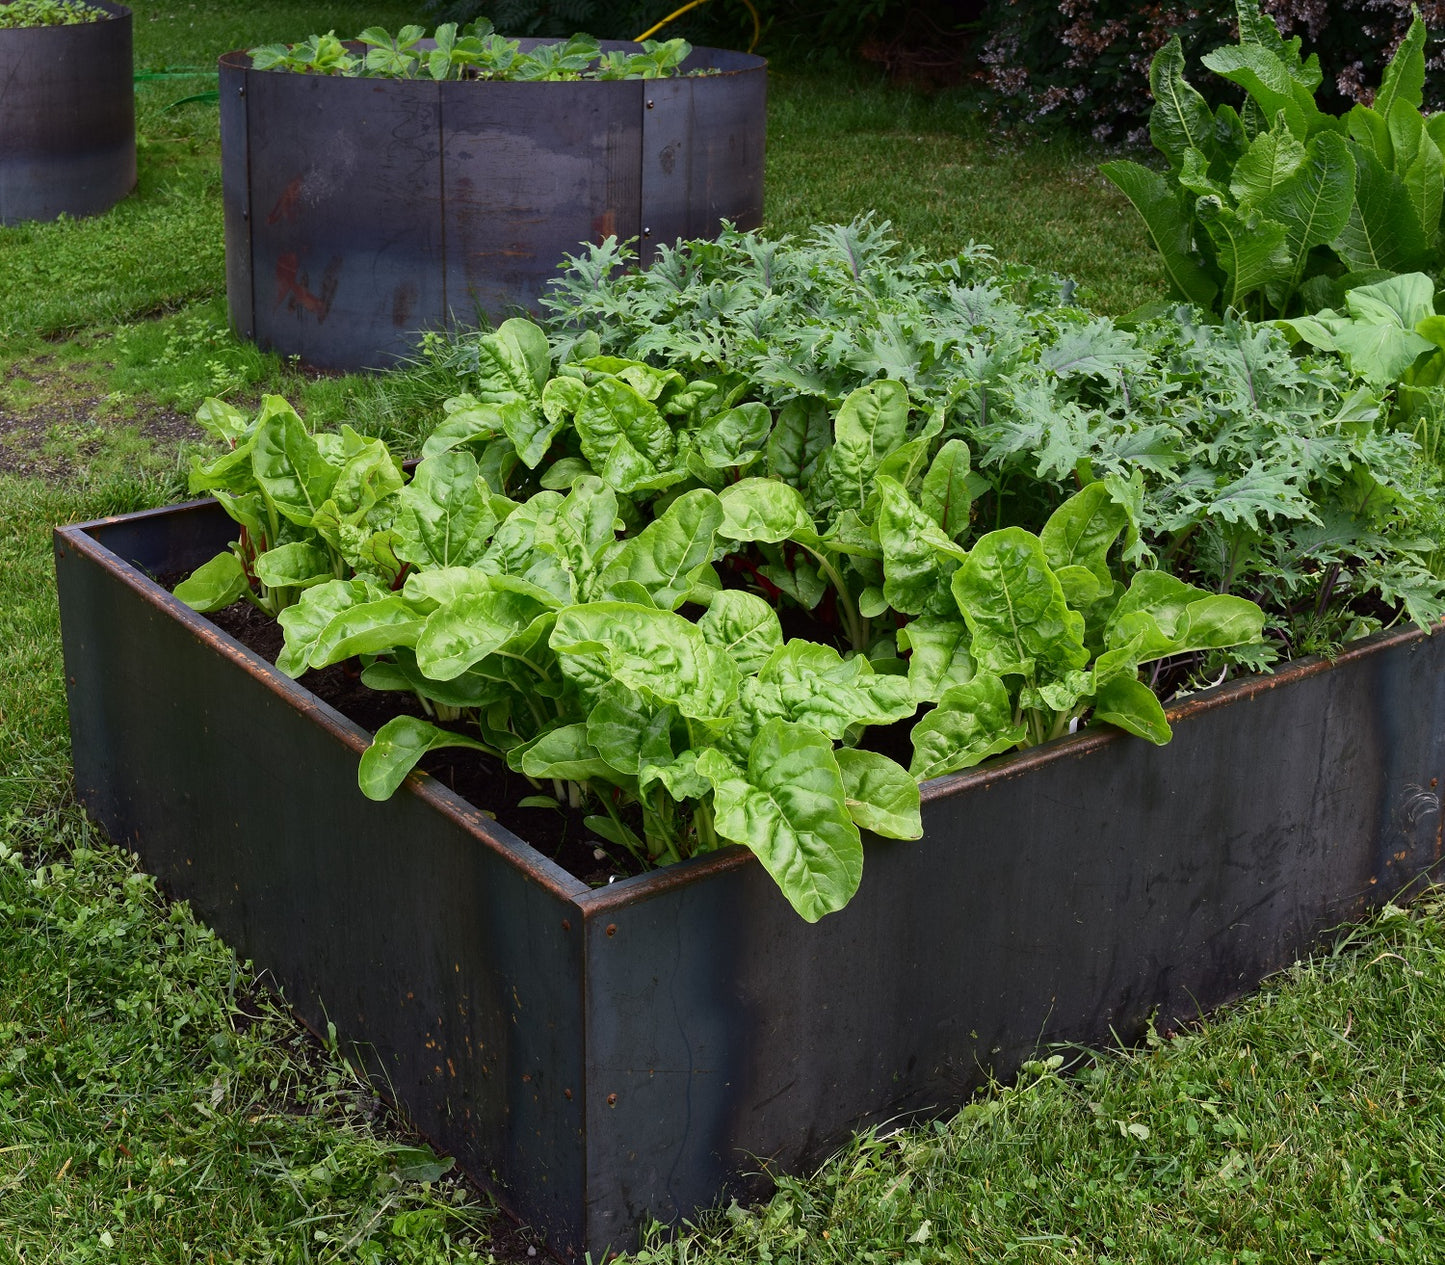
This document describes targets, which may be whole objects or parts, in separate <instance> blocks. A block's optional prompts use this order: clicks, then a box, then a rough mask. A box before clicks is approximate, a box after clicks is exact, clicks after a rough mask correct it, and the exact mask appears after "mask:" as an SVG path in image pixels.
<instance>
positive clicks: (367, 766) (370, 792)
mask: <svg viewBox="0 0 1445 1265" xmlns="http://www.w3.org/2000/svg"><path fill="white" fill-rule="evenodd" d="M441 747H467V748H471V749H473V750H477V751H487V750H488V748H487V746H486V744H484V743H480V742H476V741H474V740H473V739H471V738H468V737H466V736H465V735H463V734H457V733H452V732H451V731H450V730H447V729H439V728H438V727H437V726H436V725H433V724H431V723H430V722H428V721H425V720H419V719H417V718H416V717H415V716H397V717H394V718H393V719H391V720H389V721H387V722H386V724H384V725H383V726H382V727H381V728H380V729H378V730H377V731H376V737H375V738H373V739H372V741H371V746H369V747H367V749H366V750H365V751H363V752H362V753H361V767H360V769H359V770H358V773H357V782H358V784H359V785H360V787H361V793H362V794H363V795H365V796H366V797H367V799H376V800H382V799H390V798H391V796H392V794H393V793H394V792H395V790H396V788H397V787H398V786H400V785H401V784H402V782H403V781H404V780H405V779H406V775H407V774H408V773H410V772H411V771H412V769H414V768H416V765H417V761H418V760H420V759H421V758H422V756H424V755H426V753H427V752H428V751H436V750H437V749H439V748H441Z"/></svg>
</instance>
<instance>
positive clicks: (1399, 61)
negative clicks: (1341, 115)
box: [1374, 10, 1425, 118]
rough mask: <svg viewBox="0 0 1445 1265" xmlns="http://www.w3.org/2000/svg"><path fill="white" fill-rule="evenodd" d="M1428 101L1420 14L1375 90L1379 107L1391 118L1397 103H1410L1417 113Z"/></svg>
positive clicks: (1376, 102) (1422, 28)
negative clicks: (1378, 87) (1376, 90)
mask: <svg viewBox="0 0 1445 1265" xmlns="http://www.w3.org/2000/svg"><path fill="white" fill-rule="evenodd" d="M1424 100H1425V23H1423V22H1422V21H1421V20H1420V13H1419V11H1418V10H1416V12H1415V18H1414V20H1413V21H1412V22H1411V23H1410V29H1409V30H1408V31H1406V32H1405V38H1404V39H1402V40H1401V41H1400V46H1399V47H1398V48H1397V49H1395V55H1394V56H1393V57H1392V58H1390V64H1389V65H1388V66H1386V67H1385V74H1384V76H1383V77H1382V78H1381V80H1380V90H1379V91H1378V92H1377V93H1375V100H1374V107H1375V110H1376V111H1377V112H1378V113H1380V114H1381V115H1383V116H1385V117H1387V118H1388V117H1389V115H1390V113H1391V111H1392V110H1393V109H1394V107H1395V105H1396V104H1400V105H1407V106H1409V107H1410V108H1411V109H1413V110H1414V111H1416V113H1418V112H1419V110H1420V107H1421V106H1422V105H1423V103H1424Z"/></svg>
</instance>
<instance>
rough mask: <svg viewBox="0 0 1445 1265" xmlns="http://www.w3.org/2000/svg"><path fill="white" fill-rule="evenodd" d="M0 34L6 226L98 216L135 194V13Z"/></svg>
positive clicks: (0, 191) (1, 199)
mask: <svg viewBox="0 0 1445 1265" xmlns="http://www.w3.org/2000/svg"><path fill="white" fill-rule="evenodd" d="M91 4H92V6H93V7H94V8H98V9H104V10H105V11H106V13H107V14H109V16H108V17H106V18H103V19H101V20H100V21H98V22H82V23H79V24H78V25H75V26H35V27H30V26H26V27H18V28H7V29H5V30H0V224H19V223H22V222H24V221H26V220H53V219H55V218H56V217H57V216H59V215H73V216H82V215H99V214H100V213H101V212H102V211H107V210H109V209H110V208H111V207H112V206H113V205H114V204H115V203H117V202H119V201H120V199H121V198H123V197H125V195H126V194H127V193H129V192H130V191H131V189H133V188H134V187H135V97H134V90H133V88H132V86H131V75H132V68H131V13H130V10H129V9H127V8H125V7H124V6H123V5H118V4H104V3H100V2H99V0H91Z"/></svg>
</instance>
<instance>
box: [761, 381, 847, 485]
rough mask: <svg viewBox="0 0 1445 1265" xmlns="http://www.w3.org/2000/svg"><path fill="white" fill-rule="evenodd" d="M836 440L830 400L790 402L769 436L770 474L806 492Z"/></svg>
mask: <svg viewBox="0 0 1445 1265" xmlns="http://www.w3.org/2000/svg"><path fill="white" fill-rule="evenodd" d="M832 440H833V425H832V418H831V417H830V416H829V413H828V402H827V401H826V400H820V399H818V398H816V397H814V396H803V397H800V398H798V399H793V400H789V401H788V402H787V403H786V404H785V405H783V407H782V408H781V409H780V410H779V412H778V420H777V421H776V422H775V423H774V424H773V430H772V433H771V434H770V435H769V436H768V444H767V454H768V473H769V474H770V475H771V476H772V477H773V478H775V479H781V480H782V481H783V482H784V483H788V484H791V485H792V486H793V487H795V488H798V489H800V490H801V489H803V488H806V487H807V486H808V484H809V482H810V481H811V480H812V478H813V472H814V471H815V470H816V469H817V468H818V461H819V459H820V458H821V457H822V456H823V454H824V453H825V452H827V450H828V445H829V444H830V443H831V442H832Z"/></svg>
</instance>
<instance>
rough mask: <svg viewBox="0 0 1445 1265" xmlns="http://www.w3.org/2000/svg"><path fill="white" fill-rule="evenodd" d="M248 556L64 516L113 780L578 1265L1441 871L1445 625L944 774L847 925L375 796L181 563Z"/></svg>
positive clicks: (478, 816) (172, 870) (712, 867)
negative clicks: (624, 874)
mask: <svg viewBox="0 0 1445 1265" xmlns="http://www.w3.org/2000/svg"><path fill="white" fill-rule="evenodd" d="M230 534H231V524H230V522H229V520H227V519H225V518H224V517H223V515H222V514H221V513H220V512H219V511H218V510H217V509H216V508H215V506H214V505H211V504H209V503H203V504H200V505H198V506H191V507H183V508H180V509H175V510H164V511H158V512H155V513H151V514H142V515H134V516H130V517H127V518H123V519H116V520H112V521H108V522H105V523H99V524H88V525H82V526H76V527H68V528H64V529H61V530H60V531H59V532H58V533H57V536H56V566H57V572H58V577H59V587H60V600H61V612H62V621H63V630H64V645H65V663H66V672H67V674H68V678H67V679H68V681H69V696H70V708H71V724H72V731H73V735H74V752H75V767H76V778H77V785H78V790H79V794H80V796H81V798H82V799H83V800H84V802H85V804H86V806H87V808H88V809H89V811H90V812H91V813H92V815H93V816H94V817H95V818H96V819H97V820H99V821H100V822H101V823H102V824H103V825H104V826H105V827H106V828H107V829H108V830H109V831H110V833H111V835H112V836H113V837H114V838H115V839H116V840H117V841H118V842H120V843H122V844H124V845H126V846H129V847H134V848H135V849H136V850H137V851H138V852H139V853H140V855H141V857H142V859H143V861H144V863H145V864H146V866H147V867H148V868H150V869H151V870H152V871H154V872H155V873H156V874H158V875H159V876H161V878H162V879H163V880H164V881H165V882H166V884H167V885H168V886H169V888H170V890H171V891H172V892H173V893H174V894H175V895H176V896H178V897H184V898H186V899H188V900H190V901H191V902H192V904H193V905H194V907H195V909H196V911H197V912H198V914H199V915H200V916H201V917H202V918H204V919H205V920H206V921H208V922H209V923H210V924H211V925H212V926H214V927H215V928H216V929H217V930H218V931H219V932H220V933H221V934H222V935H223V936H224V937H225V938H226V939H227V940H228V941H229V942H230V943H231V944H232V945H234V947H235V948H236V949H237V950H238V951H239V952H240V953H241V954H243V955H246V956H249V957H252V958H254V959H255V960H256V962H257V963H259V964H261V965H263V966H265V967H268V968H269V969H270V970H271V971H272V972H273V973H274V974H275V976H276V977H277V978H278V979H279V980H280V981H281V982H282V983H283V984H284V986H285V988H286V991H287V995H288V997H289V998H290V999H291V1001H292V1002H293V1003H294V1004H295V1005H296V1006H297V1008H298V1009H299V1011H300V1013H301V1014H302V1015H303V1016H304V1017H306V1018H307V1019H308V1021H309V1022H311V1023H312V1024H316V1025H319V1024H320V1023H321V1022H322V1021H323V1018H329V1019H330V1020H332V1021H333V1022H334V1023H335V1024H336V1026H337V1028H338V1030H339V1031H340V1032H341V1033H343V1034H344V1035H346V1036H348V1037H349V1038H350V1039H352V1040H353V1041H356V1042H359V1043H361V1045H362V1048H363V1049H364V1050H365V1051H367V1052H368V1053H369V1057H370V1058H371V1059H372V1061H373V1065H374V1066H375V1067H377V1068H378V1069H379V1070H382V1071H384V1072H385V1075H386V1078H387V1083H388V1084H389V1085H390V1086H391V1087H392V1089H393V1090H394V1092H395V1094H396V1095H397V1096H398V1097H399V1098H400V1100H401V1101H402V1102H403V1103H404V1104H405V1105H406V1106H407V1108H408V1109H409V1110H410V1112H411V1114H412V1116H413V1117H414V1119H415V1120H416V1122H417V1124H418V1125H419V1126H420V1128H421V1129H422V1130H423V1131H424V1132H425V1133H427V1134H429V1135H431V1136H432V1137H433V1138H434V1139H435V1140H437V1141H438V1142H439V1143H440V1144H441V1145H443V1146H445V1147H447V1148H449V1149H451V1150H452V1151H454V1152H455V1154H456V1155H457V1156H458V1157H459V1158H460V1161H461V1163H462V1164H463V1166H464V1167H466V1168H467V1169H468V1170H470V1171H471V1172H472V1173H473V1174H476V1175H478V1176H479V1177H481V1178H482V1179H484V1180H487V1181H489V1182H491V1183H492V1184H493V1185H494V1186H499V1187H500V1190H501V1197H502V1199H503V1202H504V1203H506V1204H508V1205H509V1206H511V1207H512V1208H513V1209H515V1210H516V1211H517V1212H518V1213H519V1214H520V1215H521V1216H523V1217H524V1218H525V1219H527V1220H528V1221H530V1222H531V1223H532V1224H533V1225H535V1226H537V1227H539V1228H540V1229H542V1230H543V1231H545V1233H546V1234H547V1235H548V1236H549V1238H550V1240H551V1242H552V1243H553V1244H554V1245H556V1246H557V1247H559V1248H560V1249H562V1250H564V1251H580V1250H582V1249H589V1250H591V1251H592V1252H593V1253H594V1259H598V1254H599V1253H600V1251H601V1250H602V1249H603V1248H604V1247H606V1246H608V1245H612V1246H628V1245H630V1244H631V1243H632V1241H633V1236H634V1233H635V1229H636V1227H637V1225H638V1224H639V1222H640V1220H641V1219H642V1218H643V1217H644V1216H647V1215H652V1216H656V1217H659V1218H662V1219H664V1220H666V1219H669V1218H676V1217H679V1216H686V1215H687V1214H689V1213H690V1212H692V1211H693V1210H694V1209H696V1208H698V1207H699V1206H705V1205H708V1204H710V1203H712V1202H713V1201H714V1200H716V1199H717V1198H718V1197H719V1196H720V1194H721V1193H722V1192H723V1191H725V1190H727V1191H734V1192H737V1191H743V1192H746V1191H748V1190H750V1189H755V1187H750V1185H749V1181H750V1179H747V1178H745V1177H744V1176H743V1175H744V1174H748V1173H753V1172H756V1171H757V1167H758V1162H759V1159H760V1158H761V1159H762V1160H765V1161H771V1162H772V1163H774V1164H776V1165H777V1166H778V1167H780V1168H782V1169H798V1168H799V1167H800V1166H804V1165H807V1164H810V1163H812V1162H813V1161H816V1160H818V1159H820V1158H822V1157H823V1156H824V1154H825V1153H826V1151H827V1150H828V1149H829V1147H830V1146H831V1145H832V1144H833V1143H835V1142H837V1141H839V1140H840V1139H841V1138H842V1137H843V1136H845V1135H846V1133H847V1131H848V1130H849V1129H851V1128H853V1127H855V1126H857V1125H859V1124H863V1123H867V1122H871V1121H879V1120H883V1119H889V1118H893V1117H895V1116H897V1115H899V1114H900V1113H909V1112H927V1111H938V1110H943V1109H946V1108H948V1107H949V1106H950V1105H953V1104H957V1103H958V1102H960V1101H961V1100H962V1099H963V1098H964V1097H965V1096H966V1095H967V1094H968V1093H969V1092H970V1090H971V1089H972V1088H973V1087H975V1086H976V1084H977V1083H978V1082H979V1080H980V1078H981V1077H982V1076H983V1075H984V1074H985V1069H989V1068H991V1069H993V1070H994V1071H995V1072H997V1073H998V1074H1000V1075H1007V1074H1009V1073H1010V1072H1011V1071H1012V1070H1014V1069H1016V1067H1017V1065H1018V1063H1019V1062H1020V1060H1021V1059H1023V1058H1025V1057H1027V1056H1028V1055H1029V1053H1030V1052H1031V1051H1032V1050H1033V1049H1034V1048H1035V1047H1036V1043H1047V1042H1051V1041H1082V1042H1091V1043H1096V1042H1101V1041H1111V1040H1112V1039H1113V1034H1114V1033H1116V1032H1117V1033H1119V1034H1121V1035H1125V1036H1128V1035H1130V1034H1137V1033H1138V1032H1139V1031H1140V1030H1141V1027H1142V1025H1143V1023H1144V1022H1145V1020H1146V1019H1147V1017H1148V1016H1149V1015H1150V1014H1151V1013H1155V1012H1157V1013H1158V1015H1159V1019H1160V1022H1161V1023H1168V1022H1169V1021H1171V1020H1172V1019H1175V1018H1178V1017H1181V1016H1193V1015H1195V1014H1196V1013H1197V1011H1198V1009H1199V1008H1200V1007H1211V1006H1215V1005H1217V1004H1219V1003H1221V1002H1223V1001H1225V1000H1227V999H1229V998H1232V997H1234V996H1236V995H1238V994H1239V993H1241V992H1242V991H1244V990H1246V989H1248V988H1250V987H1252V986H1253V985H1254V984H1255V983H1256V982H1257V981H1258V980H1259V979H1260V978H1261V977H1262V976H1263V975H1265V974H1266V973H1268V972H1270V971H1272V970H1274V969H1276V968H1278V967H1280V966H1281V965H1284V964H1286V963H1288V962H1290V961H1292V960H1294V959H1295V958H1296V956H1297V955H1298V954H1299V953H1300V952H1301V951H1303V950H1304V949H1305V948H1306V947H1307V946H1309V945H1310V943H1311V942H1312V940H1314V938H1315V937H1316V936H1317V935H1318V934H1319V933H1320V932H1321V930H1322V929H1324V928H1327V927H1329V926H1332V925H1334V924H1336V923H1338V922H1339V921H1340V920H1343V919H1347V918H1352V917H1355V916H1358V915H1360V914H1362V913H1363V912H1365V911H1366V910H1367V909H1369V908H1371V907H1373V906H1375V905H1378V904H1380V903H1381V902H1383V901H1384V900H1385V899H1387V898H1389V897H1392V896H1395V895H1397V894H1398V893H1399V892H1400V891H1401V890H1402V889H1404V888H1406V887H1407V886H1408V885H1409V884H1410V883H1411V882H1412V881H1413V880H1415V879H1417V878H1419V877H1420V876H1422V875H1426V874H1428V873H1430V872H1431V871H1432V870H1433V869H1434V868H1435V867H1436V865H1437V863H1438V862H1439V860H1440V851H1441V815H1440V796H1439V779H1440V777H1441V775H1442V773H1445V636H1438V635H1437V636H1434V637H1426V636H1424V635H1422V634H1420V633H1418V632H1416V631H1413V630H1411V631H1407V632H1402V633H1394V634H1388V635H1384V636H1381V637H1378V638H1375V639H1373V640H1371V641H1368V642H1363V643H1360V644H1358V645H1356V646H1355V647H1352V648H1351V649H1349V650H1348V651H1346V652H1345V653H1344V654H1343V655H1341V657H1340V658H1339V659H1338V660H1337V661H1336V662H1335V663H1333V664H1324V663H1319V662H1305V663H1301V664H1297V665H1294V666H1291V667H1288V668H1286V669H1285V670H1284V671H1282V672H1280V673H1279V674H1278V675H1277V676H1275V677H1272V678H1268V679H1264V680H1256V681H1249V682H1241V683H1238V684H1234V685H1229V686H1224V687H1221V688H1219V689H1216V690H1213V691H1211V692H1209V693H1207V694H1202V695H1200V696H1198V697H1196V698H1195V699H1193V700H1191V701H1189V702H1186V703H1185V704H1183V705H1182V706H1177V707H1174V708H1172V709H1171V713H1170V714H1171V718H1172V719H1173V722H1174V727H1175V737H1174V741H1173V743H1172V744H1171V745H1169V746H1167V747H1163V748H1156V747H1153V746H1151V745H1150V744H1148V743H1146V742H1142V741H1139V740H1137V739H1134V738H1129V737H1126V736H1124V735H1122V734H1117V733H1110V734H1103V733H1097V734H1092V733H1091V734H1083V735H1079V736H1076V737H1073V738H1068V739H1065V740H1063V741H1061V742H1058V743H1055V744H1051V745H1050V746H1048V747H1045V748H1040V749H1037V750H1035V751H1033V752H1030V753H1026V754H1023V755H1020V756H1017V757H1013V758H1009V759H1005V760H1001V761H998V762H996V763H995V764H994V765H993V766H992V767H990V768H987V769H981V770H976V771H972V772H969V773H966V774H959V775H955V776H952V777H948V778H941V779H938V780H936V781H934V782H931V783H929V784H928V785H927V786H926V787H925V789H924V810H923V819H924V827H925V836H924V838H923V840H922V841H920V842H917V843H896V842H884V841H882V840H876V839H875V840H872V841H870V843H869V845H868V848H867V860H866V863H865V867H864V874H863V884H862V888H861V890H860V891H859V893H858V895H857V897H856V899H855V900H854V901H853V903H852V904H851V905H850V906H849V907H848V908H847V909H846V910H844V911H843V912H841V913H839V914H834V915H830V916H829V917H827V918H825V919H823V920H822V921H821V922H820V923H818V924H817V925H815V926H809V925H807V924H805V923H803V922H802V921H801V920H799V919H798V918H797V916H796V915H795V914H794V913H793V912H792V910H791V909H790V908H789V907H788V905H787V904H786V902H785V901H784V900H783V898H782V897H781V896H780V895H779V893H778V892H777V890H776V889H775V888H774V887H773V885H772V883H771V881H770V880H769V879H768V878H767V876H766V875H765V874H764V872H763V870H762V868H761V867H760V866H759V865H758V864H757V863H756V862H755V861H754V860H753V859H752V858H751V856H750V854H748V853H746V852H745V851H744V850H742V849H740V848H734V849H731V850H728V851H726V852H722V853H718V854H714V855H712V856H710V857H707V858H703V859H700V860H697V861H693V862H689V863H686V864H683V865H680V866H677V867H674V868H672V869H670V870H666V871H661V872H657V873H653V874H649V875H644V876H642V877H639V878H634V879H627V880H620V881H618V882H616V883H614V884H612V885H611V886H609V887H605V888H601V889H598V890H590V889H589V888H587V887H586V886H585V885H584V884H582V883H581V882H579V881H578V880H576V879H574V878H572V877H570V876H569V875H567V874H566V873H564V872H562V871H561V870H559V869H558V868H557V867H555V866H554V865H552V864H551V863H550V862H549V861H547V860H546V859H545V858H543V857H542V856H541V855H540V854H538V853H537V852H535V851H534V850H533V849H531V848H530V847H529V846H528V845H527V844H526V843H525V842H523V841H522V840H520V839H518V838H516V837H515V836H514V835H512V834H510V833H509V832H508V831H507V830H505V829H503V828H501V827H499V826H498V825H497V824H496V823H494V822H492V821H491V820H489V819H488V818H487V817H486V816H485V815H484V813H482V812H481V811H479V810H478V809H477V808H474V807H472V806H471V805H469V804H467V803H465V802H463V801H461V800H459V799H457V798H456V797H455V796H453V795H452V794H451V793H450V792H449V791H447V790H445V789H444V788H442V787H441V786H440V785H439V784H437V783H436V782H434V781H432V780H431V779H429V778H415V779H413V780H412V781H410V782H408V783H407V785H406V786H405V787H404V788H403V789H402V791H400V792H399V793H398V794H397V795H396V796H395V797H394V798H393V799H392V800H391V801H389V802H387V803H384V804H373V803H370V802H369V801H367V800H365V799H363V798H362V796H361V794H360V792H359V791H358V790H357V789H356V763H357V757H358V753H359V752H360V751H361V750H362V749H363V747H364V746H365V744H366V742H367V737H366V735H365V734H364V733H362V732H361V731H360V730H359V729H358V728H357V727H356V726H354V725H353V724H351V723H350V722H349V721H347V720H345V719H343V718H342V717H340V716H339V715H338V714H337V713H335V712H334V711H332V710H331V709H330V708H329V707H328V706H327V705H325V704H323V703H322V702H320V701H319V700H318V699H316V698H315V697H314V696H313V695H311V694H310V693H309V692H307V691H306V690H304V689H302V688H301V687H300V686H298V685H297V684H295V683H294V682H292V681H290V680H288V679H286V678H285V677H283V676H281V675H280V674H278V673H277V672H275V671H274V670H273V669H272V668H271V667H270V666H269V665H267V664H265V663H264V662H262V661H261V660H259V659H258V658H256V657H255V656H253V655H252V654H251V653H250V652H249V651H247V650H245V649H243V648H242V647H240V646H239V645H238V644H237V643H235V642H234V641H232V640H231V639H230V638H229V637H227V636H225V635H224V634H222V633H220V632H218V631H217V630H216V629H215V627H214V626H213V625H212V624H210V623H209V622H208V621H207V620H206V619H204V618H203V617H201V616H198V615H196V614H193V613H192V612H191V611H189V610H187V609H186V608H185V607H184V606H182V605H181V604H180V603H178V602H177V601H175V600H174V599H173V598H172V597H171V596H170V595H169V594H168V593H167V592H165V591H164V590H163V589H162V588H160V587H159V586H158V585H156V584H154V583H152V582H151V580H149V579H148V578H147V573H153V574H165V573H171V572H174V571H175V570H177V569H180V568H187V567H192V566H194V565H196V564H198V563H200V562H202V561H204V560H205V559H207V558H209V557H210V556H211V555H212V553H213V552H214V551H216V550H217V549H219V548H220V547H221V546H222V544H223V542H224V541H225V540H227V539H228V538H229V536H230Z"/></svg>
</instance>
